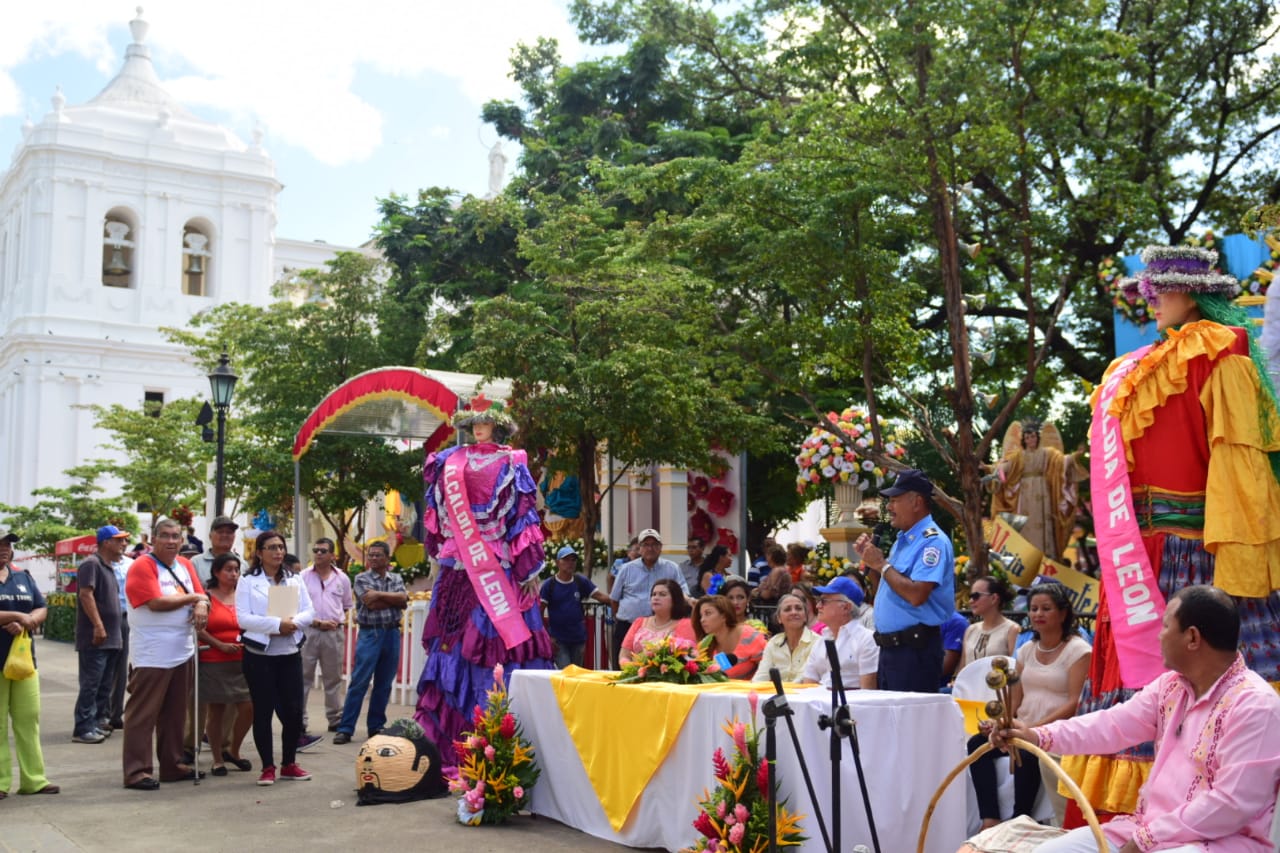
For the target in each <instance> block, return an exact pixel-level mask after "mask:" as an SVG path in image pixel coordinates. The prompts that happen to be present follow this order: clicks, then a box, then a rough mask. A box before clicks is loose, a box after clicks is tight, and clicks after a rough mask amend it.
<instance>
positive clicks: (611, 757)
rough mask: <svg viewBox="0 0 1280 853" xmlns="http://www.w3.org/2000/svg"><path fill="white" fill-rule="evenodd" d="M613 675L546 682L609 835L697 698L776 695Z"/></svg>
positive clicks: (586, 673)
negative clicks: (623, 680)
mask: <svg viewBox="0 0 1280 853" xmlns="http://www.w3.org/2000/svg"><path fill="white" fill-rule="evenodd" d="M615 674H616V673H608V672H597V671H595V670H589V669H582V668H580V667H576V666H570V667H568V668H566V669H563V670H561V671H560V672H559V673H557V674H556V675H553V676H551V686H552V688H553V689H554V690H555V693H556V701H557V702H559V704H560V713H561V714H562V715H563V717H564V724H565V728H567V729H568V730H569V736H570V737H572V738H573V743H574V745H575V746H576V747H577V748H578V757H579V758H581V759H582V766H583V768H585V769H586V771H587V778H588V779H589V780H590V781H591V786H592V787H593V788H594V789H595V792H596V796H597V797H599V798H600V805H601V806H602V807H603V808H604V813H605V816H606V817H608V818H609V824H610V825H611V826H612V827H613V830H614V832H618V831H620V830H621V829H622V827H623V826H624V825H625V824H626V822H627V817H628V816H629V815H630V814H631V810H632V808H633V807H634V806H635V804H636V801H637V800H639V799H640V794H641V793H643V792H644V789H645V786H646V785H648V784H649V780H650V779H652V778H653V774H654V773H656V772H657V770H658V768H659V767H660V766H661V765H662V762H663V761H664V760H665V759H666V757H667V753H668V752H670V751H671V747H672V746H674V745H675V742H676V738H677V737H679V735H680V729H681V727H683V726H684V721H685V719H686V718H687V717H688V716H689V710H690V709H691V708H692V707H693V703H694V702H696V701H697V700H698V695H699V694H700V693H705V692H730V693H744V694H745V693H751V692H753V691H758V692H765V693H772V692H773V687H772V686H771V685H769V684H767V683H762V682H757V683H752V682H749V681H728V682H721V683H719V684H699V685H683V684H655V683H648V684H613V683H611V681H610V678H611V677H612V676H613V675H615ZM707 768H708V773H710V768H711V765H710V763H708V765H707Z"/></svg>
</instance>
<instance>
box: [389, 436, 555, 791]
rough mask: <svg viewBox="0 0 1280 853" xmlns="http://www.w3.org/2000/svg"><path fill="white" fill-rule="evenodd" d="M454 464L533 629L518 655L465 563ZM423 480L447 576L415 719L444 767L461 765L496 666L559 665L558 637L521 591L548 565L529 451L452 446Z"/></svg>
mask: <svg viewBox="0 0 1280 853" xmlns="http://www.w3.org/2000/svg"><path fill="white" fill-rule="evenodd" d="M455 457H456V458H455ZM459 463H460V464H459ZM448 465H454V466H457V467H455V469H453V470H455V471H456V470H457V469H458V468H460V469H461V475H462V477H463V481H464V482H465V486H466V488H465V494H466V495H467V497H468V499H469V502H470V510H471V515H472V517H473V518H474V523H475V529H476V532H477V533H478V534H479V537H480V538H481V539H483V540H484V542H485V543H486V544H487V545H488V546H489V548H490V549H491V552H492V554H493V556H494V557H496V558H497V560H498V562H499V563H500V564H501V568H502V571H503V573H504V574H505V576H506V582H507V583H508V584H509V589H511V590H512V591H513V592H514V593H515V595H514V598H515V600H516V602H517V606H518V609H519V610H520V617H521V618H522V619H523V622H524V625H525V626H526V627H527V629H528V633H529V636H528V638H527V639H525V640H524V641H522V642H520V643H518V644H517V645H515V646H513V647H512V648H508V647H507V645H506V643H505V642H504V640H503V637H502V636H501V634H500V633H499V630H498V628H497V626H495V624H494V622H493V620H492V619H491V618H490V615H489V613H488V611H487V610H486V608H485V606H484V605H483V604H482V603H481V601H480V599H479V598H478V597H477V595H476V590H475V586H474V584H473V580H472V577H471V576H470V574H469V573H468V571H467V569H466V568H464V565H463V562H462V560H461V559H460V556H461V550H460V548H461V538H462V537H461V536H459V535H458V531H457V530H456V529H455V523H454V518H455V516H453V515H452V514H450V513H449V512H447V511H446V495H445V491H444V481H445V475H446V466H448ZM423 478H424V479H425V481H426V511H425V513H424V515H423V526H424V527H425V529H426V542H425V544H426V547H427V552H428V553H429V554H431V555H432V556H433V557H435V558H436V559H437V560H438V561H439V562H440V576H439V578H438V579H437V580H436V584H435V588H434V589H433V591H432V594H431V610H430V612H429V613H428V615H427V624H426V626H425V627H424V628H423V632H422V644H423V646H424V647H425V648H426V650H427V663H426V666H425V667H424V668H423V670H422V676H421V678H419V680H418V697H419V698H418V708H417V712H416V713H415V715H414V716H415V719H417V721H418V722H419V723H420V724H421V725H422V727H423V729H424V730H425V731H426V733H427V736H428V737H430V738H431V739H432V740H433V741H435V742H436V745H437V746H439V748H440V755H441V758H442V760H443V761H444V764H445V766H446V767H452V766H456V764H457V757H456V753H455V751H454V748H453V742H454V740H455V739H456V738H457V737H458V736H459V735H460V734H461V733H462V732H463V731H465V730H466V729H468V728H470V725H471V718H472V712H473V709H474V708H475V706H477V705H481V706H483V705H485V703H486V701H487V698H486V694H487V693H488V691H489V688H490V687H492V686H493V667H494V665H495V664H498V663H501V664H502V665H503V667H504V670H505V672H506V675H507V678H508V679H510V675H511V672H512V670H514V669H550V668H551V666H552V664H551V638H550V637H549V636H548V635H547V632H546V629H545V627H544V626H543V623H542V612H541V609H540V607H539V606H538V594H537V591H536V590H535V591H534V592H532V593H530V592H529V591H527V590H525V589H524V588H523V586H522V584H523V582H524V581H525V580H527V579H528V578H530V577H533V576H536V575H537V573H538V570H539V569H540V568H541V567H542V563H543V559H544V555H543V549H542V529H541V527H540V526H539V518H538V511H537V487H536V485H535V484H534V481H533V477H532V476H531V475H530V473H529V468H528V465H527V464H526V456H525V453H524V451H522V450H512V449H511V448H510V447H506V446H504V445H497V444H490V443H484V444H473V445H467V446H463V447H451V448H448V449H447V450H442V451H440V452H439V453H435V454H432V455H431V456H429V457H428V458H427V462H426V466H425V470H424V472H423Z"/></svg>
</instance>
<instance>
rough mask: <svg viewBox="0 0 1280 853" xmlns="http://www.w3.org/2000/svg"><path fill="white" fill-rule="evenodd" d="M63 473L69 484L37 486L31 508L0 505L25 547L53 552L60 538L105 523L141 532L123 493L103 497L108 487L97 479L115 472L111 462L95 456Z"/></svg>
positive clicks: (8, 527)
mask: <svg viewBox="0 0 1280 853" xmlns="http://www.w3.org/2000/svg"><path fill="white" fill-rule="evenodd" d="M63 473H64V474H65V475H66V476H67V477H68V478H69V479H70V481H71V482H70V484H69V485H67V486H66V487H63V488H55V487H52V486H44V487H41V488H38V489H34V490H33V491H32V492H31V496H32V497H33V498H35V503H34V504H33V505H31V506H29V507H26V506H9V505H7V504H0V514H3V516H4V521H3V522H2V523H3V525H4V529H5V530H6V531H11V532H13V533H16V534H17V535H18V536H19V537H20V544H21V547H22V548H23V549H24V550H29V551H33V552H35V553H37V554H52V553H53V546H54V545H56V544H57V543H58V541H59V540H62V539H70V538H73V537H76V536H87V535H89V534H90V533H93V532H94V531H95V530H97V529H98V528H99V527H102V526H103V525H104V524H114V525H115V526H116V527H119V528H120V529H121V530H127V531H129V532H130V533H133V534H135V535H136V534H137V533H138V518H137V516H135V515H134V514H133V513H132V512H131V511H130V510H129V502H128V501H127V500H126V499H125V498H123V497H120V496H116V497H103V496H102V494H103V492H104V491H105V490H104V489H103V487H102V486H101V485H100V484H99V483H98V480H99V479H100V478H101V477H103V476H107V475H110V474H112V473H114V465H113V464H112V463H110V462H108V461H106V460H103V459H96V460H92V461H89V462H86V463H85V464H83V465H77V466H75V467H74V468H68V469H67V470H66V471H63Z"/></svg>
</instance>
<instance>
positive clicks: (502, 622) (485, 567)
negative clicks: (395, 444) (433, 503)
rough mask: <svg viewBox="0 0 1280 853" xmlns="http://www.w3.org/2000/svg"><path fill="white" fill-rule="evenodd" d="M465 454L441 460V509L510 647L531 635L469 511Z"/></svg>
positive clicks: (478, 595)
mask: <svg viewBox="0 0 1280 853" xmlns="http://www.w3.org/2000/svg"><path fill="white" fill-rule="evenodd" d="M465 466H466V454H465V453H454V454H453V455H452V456H450V457H449V459H447V460H446V461H445V463H444V472H443V474H442V475H441V480H442V481H443V484H444V506H443V509H444V511H445V512H446V513H447V514H448V516H449V520H450V521H451V522H452V526H453V535H454V537H455V538H456V539H457V540H458V542H459V547H458V559H459V560H460V561H462V564H463V566H464V567H465V569H466V572H467V577H468V578H470V580H471V586H472V587H473V588H474V589H475V591H476V598H478V599H480V604H481V606H482V607H484V612H485V613H487V614H488V616H489V618H490V619H491V620H493V624H494V627H496V628H497V629H498V635H499V636H501V637H502V642H503V643H504V644H505V645H506V647H507V648H509V649H513V648H515V647H516V646H518V645H520V644H521V643H523V642H524V641H525V640H528V639H529V638H530V637H532V636H533V635H532V634H531V633H530V632H529V626H528V625H526V624H525V623H524V617H523V616H521V614H520V602H519V599H518V598H517V596H516V591H515V589H513V588H512V586H511V582H510V580H509V579H508V578H507V573H506V572H505V571H504V570H503V568H502V563H500V562H499V561H498V558H497V557H496V556H494V553H493V549H491V548H490V547H489V543H488V542H485V541H484V539H482V538H481V537H480V533H479V531H478V530H477V528H476V519H475V516H474V515H473V514H472V512H471V500H470V498H469V496H468V495H467V481H466V476H465V473H464V471H463V468H464V467H465Z"/></svg>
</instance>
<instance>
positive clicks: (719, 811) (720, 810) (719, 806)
mask: <svg viewBox="0 0 1280 853" xmlns="http://www.w3.org/2000/svg"><path fill="white" fill-rule="evenodd" d="M724 810H725V806H724V801H723V800H721V801H720V802H718V803H716V817H718V818H720V819H721V820H724Z"/></svg>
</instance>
